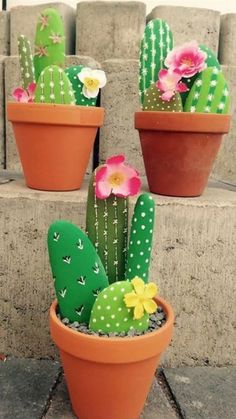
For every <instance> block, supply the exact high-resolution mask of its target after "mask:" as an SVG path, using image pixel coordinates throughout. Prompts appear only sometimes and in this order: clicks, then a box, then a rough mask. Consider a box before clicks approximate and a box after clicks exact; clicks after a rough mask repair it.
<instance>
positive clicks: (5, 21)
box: [0, 10, 10, 55]
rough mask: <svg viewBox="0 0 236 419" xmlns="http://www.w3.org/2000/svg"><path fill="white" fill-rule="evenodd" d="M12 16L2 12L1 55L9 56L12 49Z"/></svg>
mask: <svg viewBox="0 0 236 419" xmlns="http://www.w3.org/2000/svg"><path fill="white" fill-rule="evenodd" d="M9 17H10V15H9V13H8V12H5V11H4V10H3V11H0V55H8V54H9V49H10V39H9V38H10V19H9Z"/></svg>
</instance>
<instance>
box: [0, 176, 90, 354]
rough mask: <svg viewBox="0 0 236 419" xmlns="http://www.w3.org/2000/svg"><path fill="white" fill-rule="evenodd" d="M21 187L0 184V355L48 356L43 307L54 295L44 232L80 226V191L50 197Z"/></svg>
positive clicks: (45, 308)
mask: <svg viewBox="0 0 236 419" xmlns="http://www.w3.org/2000/svg"><path fill="white" fill-rule="evenodd" d="M23 185H24V182H23V180H22V181H17V182H11V183H8V184H5V185H1V186H0V229H1V237H2V239H1V244H0V254H1V256H0V258H1V264H0V290H1V292H0V319H1V333H0V352H1V353H4V354H15V355H16V356H21V357H28V356H29V357H34V358H40V357H41V356H43V357H44V355H45V357H50V356H54V355H55V348H54V346H53V344H52V341H51V339H50V337H49V324H48V309H49V306H50V303H51V301H52V300H53V298H55V296H54V292H53V283H52V276H51V272H50V266H49V259H48V255H47V248H46V246H47V244H46V242H47V229H48V227H49V225H50V224H51V223H52V222H53V221H54V220H56V219H67V220H70V221H71V222H74V223H75V224H77V225H78V226H80V227H81V228H82V227H84V226H85V200H86V191H85V190H82V191H80V192H79V193H78V192H68V193H56V194H55V193H52V194H51V193H50V192H49V193H47V192H37V191H35V190H34V191H33V190H30V189H28V188H26V187H24V186H23ZM13 260H14V263H13ZM43 354H44V355H43Z"/></svg>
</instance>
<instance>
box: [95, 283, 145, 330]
mask: <svg viewBox="0 0 236 419" xmlns="http://www.w3.org/2000/svg"><path fill="white" fill-rule="evenodd" d="M132 291H133V287H132V285H131V282H130V281H118V282H116V283H114V284H111V285H110V286H109V287H108V288H106V289H105V290H103V291H102V292H101V293H100V294H99V296H98V297H97V299H96V301H95V303H94V306H93V308H92V312H91V318H90V322H89V328H90V329H91V330H93V331H94V332H101V331H102V332H104V333H110V332H113V333H115V332H117V333H121V332H128V331H130V330H132V329H133V330H137V331H144V330H147V329H148V325H149V315H148V314H147V313H145V314H144V316H143V317H142V318H141V319H140V320H134V319H133V310H132V309H130V308H127V307H126V305H125V303H124V296H125V294H127V293H129V292H132Z"/></svg>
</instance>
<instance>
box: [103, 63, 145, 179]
mask: <svg viewBox="0 0 236 419" xmlns="http://www.w3.org/2000/svg"><path fill="white" fill-rule="evenodd" d="M102 68H103V70H104V71H105V72H106V75H107V84H106V86H105V87H104V88H103V89H102V92H101V106H102V107H104V108H105V110H106V113H105V122H104V125H103V127H101V129H100V143H99V156H100V159H99V160H100V162H101V163H103V162H104V161H105V160H106V158H107V157H109V156H111V155H114V154H119V153H125V155H126V158H127V161H129V163H130V164H132V165H133V166H135V167H137V168H138V170H139V172H140V174H141V175H144V173H145V170H144V163H143V158H142V152H141V146H140V141H139V134H138V131H136V130H135V129H134V112H135V111H137V110H138V109H139V108H140V104H139V94H138V72H139V63H138V61H137V60H118V59H117V60H107V61H104V62H103V63H102Z"/></svg>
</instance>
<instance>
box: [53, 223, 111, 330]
mask: <svg viewBox="0 0 236 419" xmlns="http://www.w3.org/2000/svg"><path fill="white" fill-rule="evenodd" d="M48 251H49V259H50V264H51V269H52V275H53V279H54V287H55V290H56V295H57V300H58V304H59V309H60V314H61V316H62V317H66V318H68V319H69V320H70V321H71V322H73V321H78V322H80V323H83V322H84V323H88V322H89V319H90V313H91V309H92V307H93V304H94V301H95V300H96V297H97V295H98V294H99V292H101V291H102V290H103V289H104V288H106V287H107V286H108V285H109V284H108V280H107V276H106V274H105V271H104V268H103V265H102V262H101V260H100V258H99V256H98V255H97V253H96V251H95V249H94V247H93V245H92V243H91V242H90V240H89V239H88V237H87V236H86V235H85V234H84V233H83V232H82V231H81V230H80V229H79V228H78V227H76V226H75V225H73V224H71V223H69V222H68V221H61V220H60V221H56V222H54V223H53V224H52V225H51V226H50V228H49V230H48Z"/></svg>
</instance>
